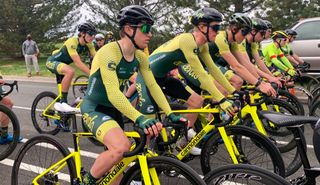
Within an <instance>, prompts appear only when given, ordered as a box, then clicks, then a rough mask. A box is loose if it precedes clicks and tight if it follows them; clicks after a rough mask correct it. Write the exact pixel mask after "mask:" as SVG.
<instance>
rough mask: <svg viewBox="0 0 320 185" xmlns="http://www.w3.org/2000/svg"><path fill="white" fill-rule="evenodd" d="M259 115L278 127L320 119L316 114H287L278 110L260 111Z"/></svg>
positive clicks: (314, 121) (313, 121)
mask: <svg viewBox="0 0 320 185" xmlns="http://www.w3.org/2000/svg"><path fill="white" fill-rule="evenodd" d="M259 115H261V116H262V117H264V118H266V119H267V120H269V121H271V122H272V123H274V124H275V125H276V126H277V127H288V126H297V125H302V124H306V123H310V124H316V123H317V121H318V120H319V119H320V118H319V117H315V116H297V115H286V114H282V113H278V112H271V111H260V112H259Z"/></svg>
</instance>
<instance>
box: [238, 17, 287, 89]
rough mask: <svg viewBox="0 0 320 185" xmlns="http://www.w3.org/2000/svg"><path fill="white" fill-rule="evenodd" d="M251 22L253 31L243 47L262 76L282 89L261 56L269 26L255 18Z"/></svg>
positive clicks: (243, 43)
mask: <svg viewBox="0 0 320 185" xmlns="http://www.w3.org/2000/svg"><path fill="white" fill-rule="evenodd" d="M251 20H252V30H251V32H250V34H248V35H247V36H246V39H245V40H244V41H243V42H242V47H244V48H245V50H246V52H247V54H248V57H249V59H250V61H251V62H252V63H253V64H256V65H257V66H258V67H259V69H260V70H261V71H262V72H259V74H260V76H264V77H265V78H266V79H267V80H268V81H269V82H275V83H276V84H277V85H278V86H280V87H281V86H282V84H281V82H280V80H279V79H277V78H275V77H274V76H273V74H272V73H271V71H270V70H269V69H268V67H267V66H266V64H265V63H264V61H263V60H262V58H261V57H260V56H259V50H260V42H261V41H262V40H263V39H264V36H265V34H266V32H267V30H268V26H267V24H266V23H265V21H263V20H262V19H259V18H253V19H251ZM240 47H241V46H240Z"/></svg>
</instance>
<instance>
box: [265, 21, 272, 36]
mask: <svg viewBox="0 0 320 185" xmlns="http://www.w3.org/2000/svg"><path fill="white" fill-rule="evenodd" d="M263 21H264V23H266V25H267V27H268V29H267V31H266V34H265V35H264V38H265V39H269V38H270V37H271V33H272V23H271V22H270V21H268V20H263Z"/></svg>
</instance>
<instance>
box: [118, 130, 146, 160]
mask: <svg viewBox="0 0 320 185" xmlns="http://www.w3.org/2000/svg"><path fill="white" fill-rule="evenodd" d="M134 130H135V131H136V132H138V134H139V136H140V142H139V144H138V145H137V146H136V147H135V148H134V149H133V150H132V151H130V152H125V153H124V154H123V157H131V156H134V155H137V154H138V153H140V152H141V151H143V149H144V146H145V145H146V142H147V136H146V134H145V133H144V131H143V130H142V129H141V128H140V127H138V126H134Z"/></svg>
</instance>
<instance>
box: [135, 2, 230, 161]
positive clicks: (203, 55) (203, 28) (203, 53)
mask: <svg viewBox="0 0 320 185" xmlns="http://www.w3.org/2000/svg"><path fill="white" fill-rule="evenodd" d="M221 21H222V14H221V13H220V12H219V11H217V10H216V9H214V8H201V9H199V10H197V11H195V12H194V14H193V15H192V17H191V23H192V24H193V25H194V29H193V32H192V33H182V34H180V35H178V36H176V37H175V38H173V39H172V40H169V41H168V42H166V43H164V44H163V45H161V46H160V47H158V48H157V49H156V50H155V51H154V52H153V53H152V54H151V55H150V57H149V61H150V67H151V70H152V72H153V74H154V76H155V78H156V81H157V83H158V84H159V86H160V87H161V88H162V90H163V92H164V93H165V94H167V95H169V96H171V97H173V98H177V99H183V100H186V102H187V105H188V108H189V109H193V108H199V107H201V106H202V103H203V99H202V97H201V96H200V95H199V94H198V93H196V92H194V91H193V90H192V89H190V88H189V87H188V86H185V84H183V83H182V82H181V81H180V80H179V79H176V78H174V77H171V76H169V75H168V73H169V72H170V71H171V70H172V69H175V68H177V67H178V66H181V65H184V64H189V65H190V68H191V69H192V70H193V72H194V75H196V76H197V79H198V80H199V82H200V88H201V89H204V90H206V91H207V92H209V93H210V94H211V95H213V97H214V98H215V99H216V100H217V101H218V102H220V107H221V108H222V109H223V111H225V112H227V113H228V114H234V112H235V110H234V108H233V102H232V101H229V100H227V99H226V98H224V96H223V95H222V94H221V93H220V92H219V90H218V89H217V88H216V87H215V86H214V84H213V83H212V82H213V79H212V77H211V76H210V75H212V76H214V77H215V79H219V80H221V82H222V83H228V81H227V80H226V79H225V78H224V76H223V74H222V73H221V72H220V70H219V68H218V67H217V66H215V65H214V63H213V61H212V59H211V57H210V55H209V50H208V42H211V41H213V40H214V39H215V36H216V34H217V31H218V30H219V28H220V23H221ZM200 59H201V61H202V62H203V63H202V62H201V61H200ZM203 65H204V66H207V67H208V71H209V73H210V75H209V74H208V73H207V72H206V70H205V69H204V68H203ZM136 83H137V89H138V94H139V97H140V98H139V100H140V102H139V103H138V106H139V110H141V112H143V113H145V114H150V115H152V114H154V113H155V112H156V111H157V110H158V108H157V106H156V105H154V104H152V105H151V104H150V103H152V102H153V100H152V98H150V96H149V92H148V89H147V88H146V87H145V85H144V81H143V80H142V78H141V74H138V76H137V82H136ZM230 88H231V89H232V90H231V91H234V88H232V86H230ZM186 116H187V118H188V120H189V121H190V122H189V125H188V126H189V127H190V129H189V131H188V137H189V138H191V137H193V136H194V135H195V131H194V130H193V129H192V127H193V124H194V122H195V120H196V119H197V115H196V114H188V115H186ZM200 152H201V150H200V149H198V148H193V149H192V150H191V153H192V154H193V155H200Z"/></svg>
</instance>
